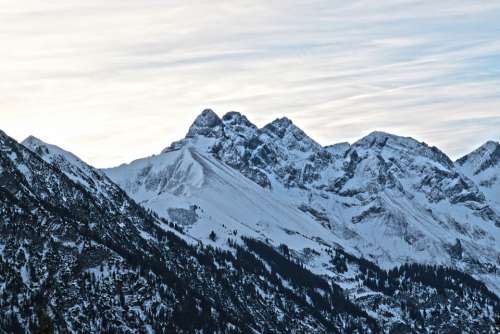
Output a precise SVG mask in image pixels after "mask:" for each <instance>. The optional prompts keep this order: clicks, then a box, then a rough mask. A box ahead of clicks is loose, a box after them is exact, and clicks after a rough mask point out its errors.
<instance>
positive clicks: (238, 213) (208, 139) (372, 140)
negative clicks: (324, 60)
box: [104, 110, 500, 293]
mask: <svg viewBox="0 0 500 334" xmlns="http://www.w3.org/2000/svg"><path fill="white" fill-rule="evenodd" d="M228 167H230V168H228ZM104 172H105V173H106V174H107V175H108V176H109V177H110V178H111V179H112V180H114V181H115V182H117V183H118V184H119V185H120V186H121V187H123V188H124V189H125V190H126V191H127V193H129V194H130V196H132V197H133V198H134V199H136V200H137V201H139V202H141V203H142V204H143V205H145V206H147V207H149V208H151V209H152V210H154V211H155V212H157V213H158V214H159V215H160V216H163V217H167V218H170V219H173V220H176V221H178V222H179V223H184V224H185V225H186V228H187V229H188V230H189V233H191V234H193V235H194V236H196V237H197V238H200V239H207V237H208V233H209V231H211V230H214V231H215V232H216V233H217V235H218V236H219V240H218V241H217V243H218V244H219V245H221V246H223V245H224V240H226V239H227V238H228V237H231V235H234V233H237V234H239V235H241V234H245V235H251V236H257V237H260V238H262V239H264V238H268V239H270V240H272V241H273V242H274V243H276V244H279V243H286V244H289V245H290V246H291V248H292V249H294V250H295V251H296V252H297V253H299V254H301V255H302V256H303V258H304V261H305V262H307V264H308V265H309V266H310V268H312V269H313V270H315V271H317V272H323V273H327V271H325V270H324V268H326V267H328V261H329V260H328V259H329V258H328V257H327V256H326V255H325V253H324V249H323V248H324V247H323V246H324V245H325V244H327V245H341V246H342V247H345V248H346V249H347V250H348V251H349V252H353V253H355V254H358V255H363V256H365V257H367V258H369V259H371V260H372V261H375V262H377V263H378V264H380V265H382V266H384V267H386V268H388V267H392V266H394V265H397V264H401V263H405V262H411V261H416V262H419V263H431V264H442V265H449V266H453V267H456V268H459V269H461V270H464V271H466V272H469V273H472V274H474V275H476V276H477V277H480V278H481V279H482V280H484V281H485V282H487V283H488V285H489V286H490V287H492V288H494V289H495V290H496V291H497V293H498V292H499V291H500V279H499V272H500V270H499V268H498V267H499V264H500V229H499V227H498V224H499V222H500V218H499V217H498V214H497V213H496V210H495V209H494V207H493V206H492V205H493V204H492V203H491V202H489V201H488V200H486V197H485V195H484V194H483V192H482V191H481V189H479V187H478V186H477V185H476V184H475V183H474V182H473V181H472V180H471V179H470V178H467V177H466V176H464V175H463V174H462V173H461V172H460V171H458V170H457V168H455V166H454V164H453V162H452V161H451V160H450V159H449V158H448V157H447V156H446V155H445V154H444V153H442V152H441V151H439V150H438V149H437V148H435V147H429V146H427V145H426V144H424V143H420V142H417V141H415V140H413V139H411V138H403V137H398V136H394V135H390V134H385V133H380V132H375V133H372V134H370V135H369V136H367V137H365V138H363V139H361V140H359V141H358V142H356V143H354V144H353V145H349V144H338V145H334V146H329V147H325V148H323V147H321V146H320V145H319V144H317V143H316V142H314V140H312V139H311V138H309V137H308V136H307V135H306V134H305V133H304V132H303V131H302V130H300V129H298V128H297V127H296V126H295V125H293V123H292V122H291V121H290V120H288V119H278V120H276V121H274V122H272V123H270V124H269V125H267V126H265V127H263V128H262V129H258V128H257V127H256V126H255V125H253V124H252V123H250V122H249V121H248V119H247V118H246V117H245V116H243V115H241V114H239V113H237V112H230V113H228V114H226V115H224V117H223V118H222V119H220V118H219V117H218V116H217V115H216V114H215V113H214V112H213V111H211V110H205V111H203V112H202V114H201V115H200V116H199V117H198V118H197V119H196V120H195V122H194V123H193V125H192V126H191V128H190V129H189V131H188V135H187V136H186V138H185V139H183V140H181V141H179V142H175V143H173V144H172V145H171V146H170V147H169V148H167V149H165V150H164V151H163V152H162V153H161V154H160V155H158V156H154V157H150V158H145V159H141V160H138V161H135V162H133V163H131V164H129V165H122V166H119V167H117V168H113V169H108V170H105V171H104ZM250 181H253V182H250ZM235 231H236V232H235ZM311 250H314V251H313V252H311Z"/></svg>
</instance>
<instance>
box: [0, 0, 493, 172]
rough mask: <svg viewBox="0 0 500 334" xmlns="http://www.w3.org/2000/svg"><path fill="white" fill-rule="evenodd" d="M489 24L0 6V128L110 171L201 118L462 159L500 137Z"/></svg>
mask: <svg viewBox="0 0 500 334" xmlns="http://www.w3.org/2000/svg"><path fill="white" fill-rule="evenodd" d="M498 17H500V3H497V2H496V1H468V0H456V1H440V2H436V1H413V0H384V1H368V0H358V1H327V0H314V1H311V0H308V1H305V0H289V1H260V0H258V1H246V0H233V1H210V2H209V1H196V2H195V1H179V0H168V1H165V0H142V1H137V0H106V1H97V0H88V1H75V0H67V1H57V0H48V1H35V0H25V1H22V2H19V1H14V0H0V22H2V23H1V25H0V42H1V45H2V52H1V53H0V74H1V75H0V92H1V94H0V128H2V129H3V130H5V131H7V132H8V133H10V134H12V135H14V136H15V137H16V138H18V139H23V137H25V136H27V135H29V134H34V135H37V136H40V137H41V138H43V139H46V140H47V141H50V142H54V143H58V144H60V145H62V146H64V147H65V148H68V149H70V150H72V151H75V152H77V153H78V154H80V155H81V156H82V157H83V158H84V159H86V160H88V161H90V162H92V163H94V164H96V165H98V166H110V165H114V164H118V163H121V162H125V161H129V160H131V159H134V158H137V157H140V156H144V155H146V154H152V153H156V152H158V151H159V150H161V149H162V148H163V147H164V146H166V145H168V144H169V143H170V142H171V141H173V140H176V139H178V138H180V137H182V136H183V135H184V133H185V131H186V130H187V127H188V126H189V124H190V122H191V121H192V119H193V117H195V115H196V114H197V113H198V112H199V111H200V110H201V109H203V108H205V107H212V108H214V109H216V111H218V112H220V113H223V112H226V111H229V110H239V111H241V112H243V113H245V114H247V115H248V117H249V118H250V119H251V120H253V121H255V122H256V123H257V124H258V125H263V124H265V123H266V122H269V121H271V120H272V119H273V118H275V117H281V116H288V117H290V118H292V119H293V120H294V121H295V122H296V123H297V124H298V125H299V126H301V127H302V128H303V129H304V130H305V131H306V132H307V133H309V134H310V135H311V136H312V137H314V138H315V139H316V140H318V141H319V142H321V143H323V144H331V143H335V142H338V141H344V140H350V141H352V140H355V139H357V138H359V137H360V136H362V135H365V134H367V133H368V132H370V131H372V130H384V131H389V132H395V133H399V134H404V135H410V136H414V137H416V138H417V139H420V140H425V141H426V142H428V143H430V144H433V145H436V146H438V147H440V148H442V149H443V150H445V151H446V152H447V153H449V154H450V155H452V156H453V157H457V156H460V155H461V154H463V153H466V152H467V151H468V150H470V149H472V148H473V147H474V146H476V145H479V144H481V143H482V142H484V141H486V140H488V139H495V140H498V139H499V137H500V126H499V125H500V120H499V119H500V90H499V89H498V87H500V40H499V39H498V34H499V32H500V21H498Z"/></svg>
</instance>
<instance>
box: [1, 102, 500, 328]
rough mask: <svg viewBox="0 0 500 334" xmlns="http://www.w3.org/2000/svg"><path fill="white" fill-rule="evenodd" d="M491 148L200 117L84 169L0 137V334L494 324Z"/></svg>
mask: <svg viewBox="0 0 500 334" xmlns="http://www.w3.org/2000/svg"><path fill="white" fill-rule="evenodd" d="M499 198H500V145H499V143H498V142H494V141H491V142H488V143H486V144H484V145H483V146H481V147H480V148H478V149H477V150H475V151H474V152H471V153H470V154H468V155H466V156H464V157H463V158H461V159H459V160H457V161H452V160H451V159H450V158H449V157H448V156H447V155H446V154H445V153H444V152H442V151H440V150H439V149H438V148H436V147H433V146H430V145H428V144H426V143H423V142H419V141H418V140H415V139H413V138H409V137H400V136H396V135H393V134H388V133H383V132H373V133H371V134H369V135H368V136H366V137H364V138H361V139H360V140H358V141H357V142H355V143H340V144H333V145H329V146H325V147H323V146H322V145H320V144H319V143H317V142H316V141H314V140H313V139H312V138H310V137H309V136H308V135H307V134H306V133H305V132H304V131H303V130H301V129H300V128H299V127H297V126H296V125H295V124H294V123H293V122H292V121H291V120H290V119H288V118H280V119H277V120H275V121H273V122H271V123H269V124H267V125H265V126H263V127H260V128H259V127H258V126H256V125H254V124H252V123H251V122H250V121H249V120H248V118H247V117H245V116H244V115H242V114H240V113H238V112H234V111H233V112H229V113H227V114H225V115H224V116H222V117H219V116H218V115H217V114H216V113H215V112H213V111H212V110H209V109H206V110H204V111H203V112H202V113H201V114H200V115H199V116H198V117H197V118H196V119H195V121H194V122H193V124H192V125H191V127H190V128H189V130H188V132H187V135H186V136H185V138H181V139H180V140H179V141H176V142H174V143H172V144H171V145H169V146H168V147H166V148H165V149H164V150H163V151H162V152H161V153H160V154H158V155H155V156H151V157H146V158H142V159H138V160H135V161H133V162H132V163H130V164H124V165H120V166H118V167H116V168H111V169H104V170H99V169H96V168H94V167H92V166H90V165H88V164H87V163H85V162H84V161H82V160H81V159H80V158H78V157H77V156H76V155H75V154H73V153H70V152H67V151H65V150H63V149H61V148H59V147H57V146H55V145H51V144H47V143H45V142H43V141H42V140H40V139H37V138H35V137H29V138H27V139H26V140H25V141H23V142H22V143H18V142H16V141H15V140H14V139H12V138H10V137H9V136H8V135H6V134H5V133H3V132H0V212H1V216H0V217H1V220H0V333H455V332H466V333H498V332H499V331H500V317H499V314H500V299H499V296H500V201H499Z"/></svg>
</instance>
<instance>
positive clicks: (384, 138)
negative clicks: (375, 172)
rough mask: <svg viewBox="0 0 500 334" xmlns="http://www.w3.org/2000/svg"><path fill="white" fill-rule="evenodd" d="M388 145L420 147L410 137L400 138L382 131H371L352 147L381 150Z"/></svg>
mask: <svg viewBox="0 0 500 334" xmlns="http://www.w3.org/2000/svg"><path fill="white" fill-rule="evenodd" d="M388 143H390V144H392V145H391V146H393V147H394V146H404V147H415V146H420V145H421V143H419V142H418V141H416V140H415V139H413V138H411V137H402V136H398V135H394V134H390V133H386V132H382V131H373V132H371V133H370V134H369V135H367V136H365V137H363V138H361V139H360V140H358V141H357V142H356V143H354V146H359V147H364V148H383V147H384V146H385V145H386V144H388Z"/></svg>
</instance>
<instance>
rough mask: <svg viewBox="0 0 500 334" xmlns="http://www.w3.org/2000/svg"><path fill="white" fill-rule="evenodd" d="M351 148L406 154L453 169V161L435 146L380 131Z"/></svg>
mask: <svg viewBox="0 0 500 334" xmlns="http://www.w3.org/2000/svg"><path fill="white" fill-rule="evenodd" d="M353 147H355V148H360V149H364V150H368V151H372V152H377V153H382V152H383V153H384V155H387V156H393V157H397V156H399V155H400V154H406V155H410V156H413V157H416V156H420V157H423V158H426V159H430V160H433V161H434V162H437V163H439V164H440V165H442V166H444V167H446V168H453V161H451V159H450V158H449V157H448V156H447V155H446V154H445V153H444V152H442V151H441V150H439V149H438V148H437V147H435V146H432V147H431V146H429V145H427V144H426V143H424V142H419V141H417V140H415V139H414V138H412V137H402V136H398V135H394V134H389V133H385V132H381V131H374V132H372V133H370V134H369V135H367V136H365V137H363V138H361V139H360V140H358V141H357V142H356V143H354V144H353Z"/></svg>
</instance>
